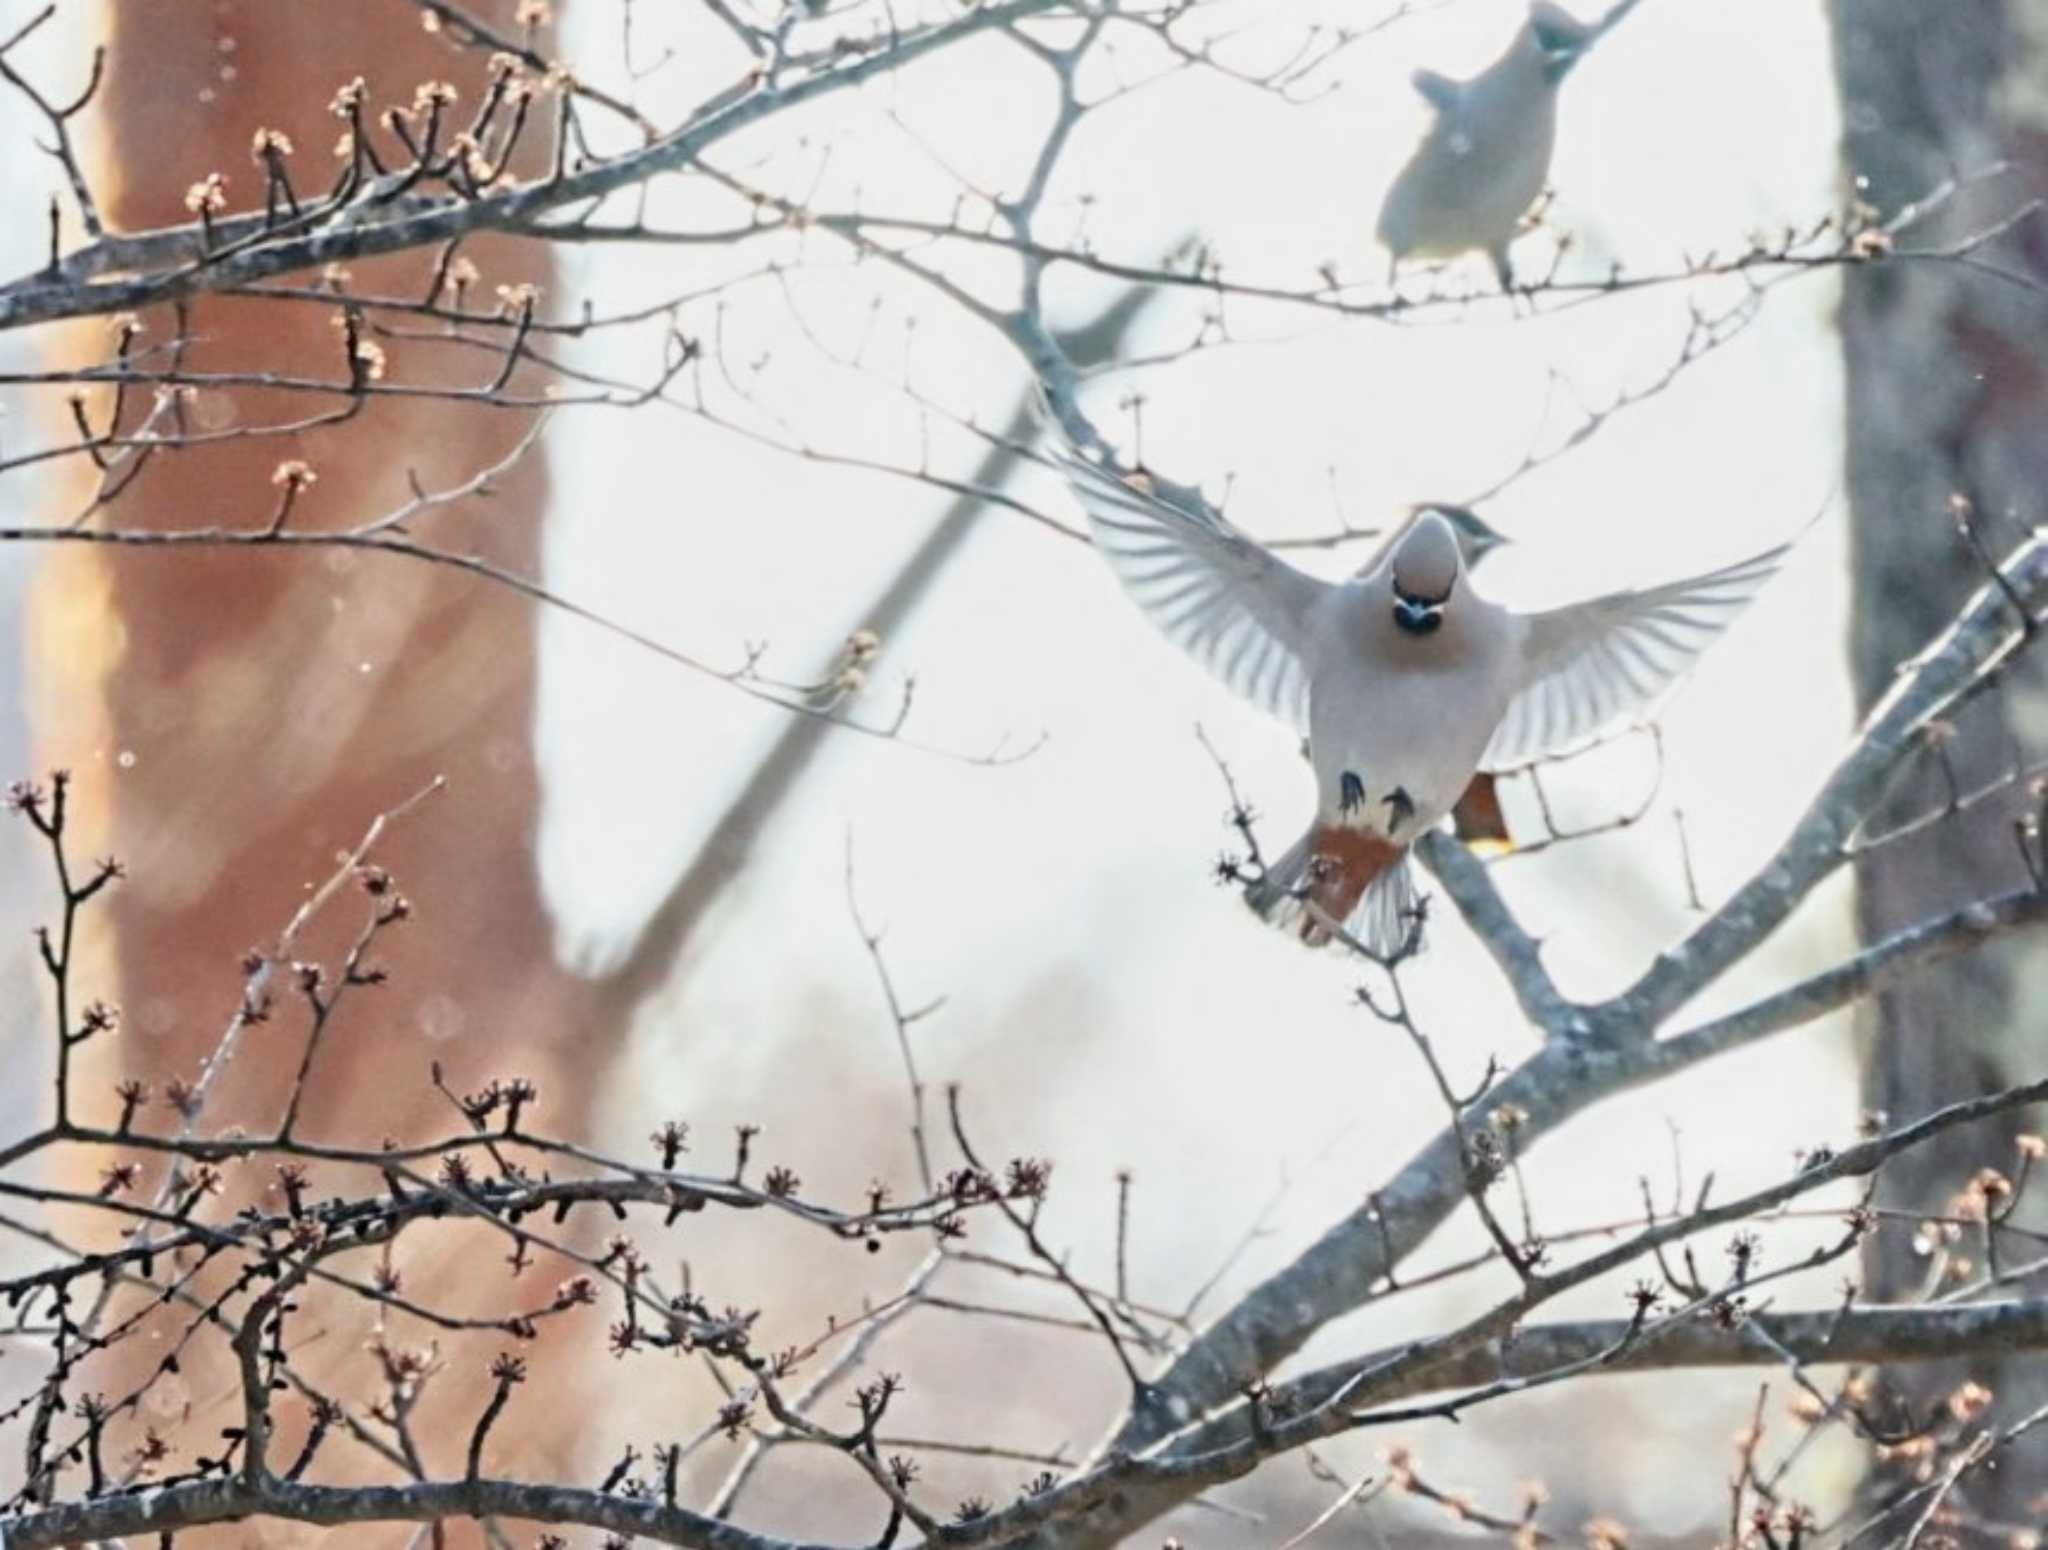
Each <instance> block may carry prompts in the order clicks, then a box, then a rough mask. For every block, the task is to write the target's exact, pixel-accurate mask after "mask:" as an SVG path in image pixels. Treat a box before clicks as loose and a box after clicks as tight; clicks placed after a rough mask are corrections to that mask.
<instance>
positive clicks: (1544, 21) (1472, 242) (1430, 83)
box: [1378, 0, 1638, 290]
mask: <svg viewBox="0 0 2048 1550" xmlns="http://www.w3.org/2000/svg"><path fill="white" fill-rule="evenodd" d="M1637 3H1638V0H1621V3H1620V4H1618V5H1616V6H1615V7H1614V8H1613V9H1612V10H1610V11H1609V12H1608V13H1607V14H1606V16H1605V17H1603V18H1602V19H1601V20H1600V21H1599V22H1598V23H1595V24H1590V25H1589V24H1587V23H1584V22H1581V21H1579V20H1577V19H1576V18H1574V17H1573V16H1572V15H1571V14H1570V13H1569V12H1567V11H1565V10H1564V9H1562V8H1561V7H1559V6H1556V5H1553V4H1551V3H1550V0H1534V3H1533V4H1531V6H1530V7H1529V17H1528V20H1527V21H1525V22H1524V23H1523V24H1522V26H1521V29H1520V30H1519V31H1518V32H1517V33H1516V34H1515V37H1514V41H1513V42H1512V43H1510V44H1509V45H1508V49H1507V52H1506V53H1504V54H1502V55H1501V56H1500V58H1498V59H1496V60H1495V61H1494V62H1493V63H1492V64H1491V65H1489V66H1488V67H1487V68H1486V69H1485V70H1484V71H1482V72H1481V73H1480V74H1478V75H1476V76H1474V77H1473V78H1472V79H1471V80H1469V81H1454V80H1452V79H1450V77H1448V76H1444V75H1439V74H1437V73H1436V71H1434V70H1418V71H1417V72H1416V73H1415V76H1414V82H1415V89H1416V90H1417V91H1418V92H1420V93H1421V94H1422V96H1423V98H1424V100H1426V101H1427V102H1428V103H1429V105H1430V107H1431V108H1432V109H1433V110H1434V112H1435V115H1436V117H1435V120H1434V122H1432V123H1431V125H1430V128H1429V133H1428V134H1427V135H1425V136H1424V137H1423V141H1422V143H1421V144H1420V145H1419V146H1417V147H1416V148H1415V154H1414V155H1413V156H1411V157H1409V158H1408V164H1407V165H1406V166H1405V167H1403V168H1402V169H1401V171H1400V174H1399V175H1398V176H1397V177H1396V178H1395V179H1394V182H1393V186H1392V187H1390V188H1389V189H1388V190H1387V197H1386V200H1385V202H1384V203H1383V204H1381V206H1380V218H1379V227H1378V231H1379V239H1380V241H1381V242H1383V243H1385V244H1386V246H1387V251H1388V252H1389V253H1390V254H1391V255H1392V257H1393V263H1394V265H1395V266H1396V267H1397V268H1398V267H1399V265H1400V263H1401V261H1402V260H1403V259H1405V258H1437V259H1443V258H1455V257H1457V256H1458V255H1459V254H1461V253H1470V252H1480V253H1484V254H1486V255H1487V256H1488V257H1489V258H1491V259H1492V260H1493V268H1494V273H1495V274H1497V275H1498V276H1499V277H1500V284H1501V289H1502V290H1509V289H1512V287H1513V285H1514V270H1513V268H1512V267H1511V266H1510V265H1509V262H1508V245H1509V244H1510V243H1512V242H1513V241H1514V239H1515V236H1516V234H1517V232H1518V231H1519V230H1520V228H1521V223H1522V217H1523V216H1525V215H1527V214H1528V213H1529V210H1530V207H1531V206H1533V205H1534V204H1535V203H1536V201H1537V199H1538V197H1539V196H1540V195H1541V194H1542V193H1543V187H1544V184H1545V182H1546V181H1547V180H1548V178H1549V176H1550V153H1551V150H1552V148H1553V146H1554V145H1555V144H1556V141H1557V92H1558V87H1559V86H1560V85H1561V84H1562V83H1563V81H1564V78H1565V77H1566V76H1567V75H1568V74H1570V73H1571V68H1572V66H1573V65H1575V64H1577V63H1578V62H1579V60H1580V59H1581V58H1582V57H1584V55H1585V53H1586V51H1587V50H1588V49H1589V48H1591V47H1592V45H1593V43H1594V42H1595V41H1596V40H1597V39H1598V38H1599V37H1600V36H1601V35H1602V34H1603V33H1605V32H1606V31H1607V29H1608V28H1610V27H1612V26H1613V25H1614V24H1615V23H1616V22H1618V21H1619V20H1621V18H1622V16H1623V15H1624V14H1626V13H1627V12H1628V11H1629V10H1631V9H1633V8H1634V6H1635V5H1636V4H1637Z"/></svg>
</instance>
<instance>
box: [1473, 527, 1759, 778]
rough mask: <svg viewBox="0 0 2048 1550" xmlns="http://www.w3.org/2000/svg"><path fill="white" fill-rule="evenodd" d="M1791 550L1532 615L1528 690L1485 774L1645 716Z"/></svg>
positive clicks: (1488, 755) (1490, 752)
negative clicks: (1700, 574) (1661, 584)
mask: <svg viewBox="0 0 2048 1550" xmlns="http://www.w3.org/2000/svg"><path fill="white" fill-rule="evenodd" d="M1791 549H1792V546H1791V545H1790V544H1789V543H1787V544H1779V545H1778V546H1777V547H1776V548H1772V549H1766V550H1765V551H1764V552H1763V553H1762V554H1758V555H1752V556H1751V557H1750V558H1749V559H1746V560H1740V561H1737V562H1736V563H1735V564H1733V565H1728V566H1724V567H1722V568H1721V569H1720V570H1716V571H1709V572H1707V573H1706V574H1705V575H1703V576H1694V577H1691V578H1690V579H1688V580H1685V581H1674V582H1670V583H1668V584H1667V585H1665V586H1661V587H1647V588H1645V589H1643V590H1642V591H1639V592H1615V593H1611V594H1609V595H1608V596H1606V597H1596V598H1594V599H1592V600H1591V601H1590V602H1584V603H1574V604H1572V605H1571V606H1569V607H1566V608H1555V609H1551V610H1550V611H1549V612H1547V613H1540V614H1533V615H1531V616H1530V619H1529V640H1528V647H1527V650H1526V654H1525V658H1524V664H1523V688H1522V689H1521V691H1520V692H1519V693H1517V694H1516V696H1515V697H1514V699H1513V700H1512V701H1510V702H1509V704H1508V708H1507V713H1506V714H1505V715H1503V716H1502V717H1501V721H1500V726H1499V727H1498V728H1497V729H1496V730H1495V732H1494V734H1493V740H1492V741H1491V742H1490V743H1488V744H1487V745H1486V752H1485V754H1484V755H1483V756H1482V757H1481V759H1480V768H1481V769H1486V770H1501V769H1510V768H1512V767H1514V766H1515V765H1518V764H1526V763H1528V762H1529V761H1530V760H1532V759H1541V758H1548V757H1552V756H1555V755H1558V754H1566V753H1571V752H1572V751H1574V750H1575V749H1579V748H1583V747H1585V746H1586V745H1587V744H1588V743H1591V742H1594V741H1595V740H1597V739H1598V738H1599V737H1600V736H1601V734H1602V733H1604V732H1607V731H1609V730H1611V729H1612V728H1613V727H1614V726H1615V724H1616V723H1617V722H1620V721H1621V720H1623V719H1624V718H1626V717H1629V716H1633V715H1637V714H1640V713H1641V712H1642V711H1643V710H1644V709H1646V708H1647V707H1648V706H1649V705H1650V704H1651V703H1652V702H1653V701H1654V700H1656V698H1657V697H1658V696H1659V695H1660V694H1662V693H1663V692H1664V691H1665V690H1666V689H1668V688H1669V687H1670V686H1671V685H1672V683H1674V682H1675V681H1676V680H1677V679H1678V677H1679V675H1680V674H1682V673H1683V672H1684V671H1685V670H1686V669H1687V668H1688V667H1690V666H1692V663H1693V660H1694V658H1696V657H1698V656H1699V654H1700V653H1701V652H1702V651H1704V650H1705V649H1706V648H1707V647H1708V646H1709V645H1711V644H1712V643H1713V641H1714V638H1715V637H1716V636H1718V635H1719V634H1720V633H1721V632H1722V631H1723V630H1725V629H1727V628H1728V626H1729V625H1730V624H1732V623H1734V621H1735V619H1736V616H1737V615H1739V614H1740V613H1741V612H1742V610H1743V609H1744V608H1745V607H1747V606H1748V604H1749V600H1750V599H1751V598H1752V597H1754V596H1756V593H1757V589H1758V588H1760V587H1761V586H1762V585H1763V584H1764V583H1765V582H1766V581H1768V580H1770V579H1771V577H1772V576H1773V575H1774V574H1776V572H1777V569H1778V567H1779V566H1780V565H1781V564H1783V563H1784V560H1785V556H1786V555H1787V554H1788V553H1790V552H1791Z"/></svg>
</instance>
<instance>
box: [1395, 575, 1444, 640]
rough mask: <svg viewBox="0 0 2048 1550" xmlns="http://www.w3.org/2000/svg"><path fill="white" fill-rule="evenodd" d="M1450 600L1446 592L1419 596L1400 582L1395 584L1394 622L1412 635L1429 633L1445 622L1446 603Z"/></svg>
mask: <svg viewBox="0 0 2048 1550" xmlns="http://www.w3.org/2000/svg"><path fill="white" fill-rule="evenodd" d="M1449 601H1450V594H1449V593H1448V592H1446V593H1445V594H1444V595H1443V596H1442V597H1417V596H1416V595H1415V594H1414V593H1412V592H1404V591H1402V590H1401V585H1400V583H1399V582H1396V583H1395V584H1394V623H1396V624H1398V625H1399V626H1400V627H1401V628H1402V629H1403V630H1405V631H1406V632H1407V633H1408V634H1410V635H1429V634H1432V633H1434V632H1435V630H1436V629H1437V628H1438V626H1440V625H1441V624H1442V623H1443V622H1444V604H1445V603H1447V602H1449Z"/></svg>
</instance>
